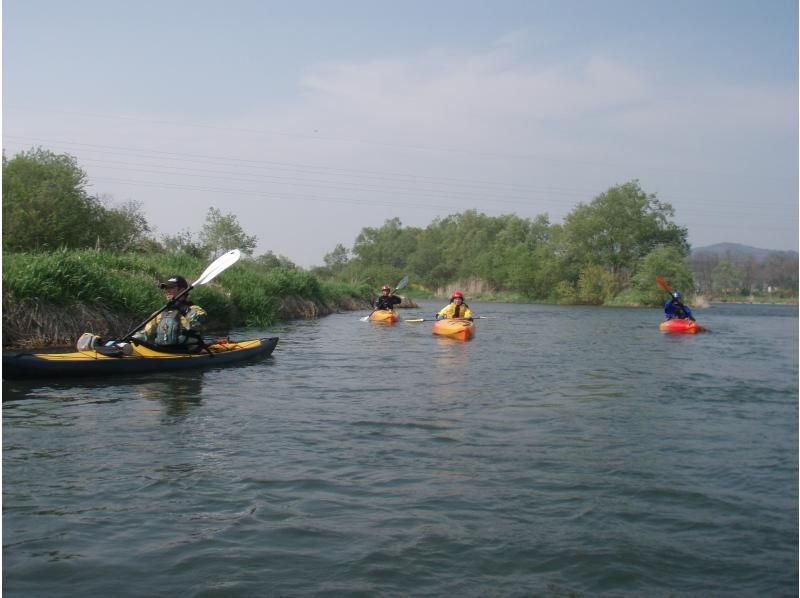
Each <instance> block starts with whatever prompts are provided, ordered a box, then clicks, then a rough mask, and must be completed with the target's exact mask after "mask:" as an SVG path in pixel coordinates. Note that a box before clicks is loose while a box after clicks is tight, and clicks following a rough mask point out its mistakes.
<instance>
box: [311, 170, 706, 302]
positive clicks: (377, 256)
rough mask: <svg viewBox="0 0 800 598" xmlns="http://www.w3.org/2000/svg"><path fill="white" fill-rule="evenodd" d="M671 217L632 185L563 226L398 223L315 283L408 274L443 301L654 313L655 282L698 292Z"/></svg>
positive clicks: (374, 233)
mask: <svg viewBox="0 0 800 598" xmlns="http://www.w3.org/2000/svg"><path fill="white" fill-rule="evenodd" d="M673 217H674V210H673V208H672V206H671V205H670V204H669V203H665V202H662V201H660V200H659V199H658V198H657V196H656V195H655V194H648V193H646V192H645V191H643V190H642V189H641V187H640V185H639V182H638V181H636V180H634V181H630V182H627V183H624V184H621V185H618V186H615V187H612V188H610V189H608V190H607V191H605V192H603V193H601V194H600V195H598V196H597V197H596V198H594V199H593V200H592V201H591V202H590V203H588V204H583V203H581V204H579V205H578V206H576V207H575V208H574V209H573V210H572V211H571V212H570V213H569V214H568V215H567V216H566V217H565V218H564V221H563V223H562V224H554V223H551V222H550V221H549V219H548V217H547V216H546V215H539V216H537V217H536V218H533V219H528V218H521V217H519V216H517V215H513V214H510V215H503V216H498V217H492V216H487V215H485V214H481V213H478V212H476V211H475V210H466V211H465V212H462V213H459V214H455V215H451V216H447V217H446V218H438V219H436V220H434V221H433V222H432V223H431V224H430V225H428V226H427V227H425V228H416V227H404V226H403V225H402V223H401V221H400V220H399V219H397V218H393V219H390V220H387V221H386V222H385V223H384V224H383V226H381V227H379V228H364V229H362V231H361V233H360V234H359V235H358V237H357V238H356V240H355V243H354V245H353V247H352V249H347V248H345V247H344V246H343V245H338V246H337V247H336V248H335V249H334V250H333V251H332V252H330V253H329V254H327V255H326V256H325V259H324V261H325V266H324V267H322V268H320V269H318V273H319V275H324V276H332V277H337V278H340V279H343V280H348V279H359V280H368V281H370V282H372V283H374V284H376V285H377V284H379V283H382V282H386V281H392V280H394V279H396V278H397V277H399V276H400V275H401V273H405V274H409V275H411V277H412V280H414V281H416V282H417V283H418V284H420V285H421V286H423V287H425V288H427V289H431V290H437V289H438V290H439V292H447V290H446V289H445V288H442V287H443V286H446V285H451V286H452V285H459V286H461V287H466V288H472V289H474V291H479V292H482V294H488V295H490V296H498V295H499V296H502V295H504V294H505V295H508V296H509V297H516V298H521V299H522V300H529V301H551V302H558V303H582V304H596V305H600V304H606V305H613V304H632V303H635V304H646V305H654V304H659V303H661V302H663V300H664V293H663V291H662V290H660V289H659V288H658V287H657V286H656V284H655V277H656V276H657V275H661V276H664V277H665V278H667V279H668V280H669V281H670V283H671V284H673V285H674V286H675V287H678V288H682V289H687V290H688V291H691V289H692V288H693V277H692V273H691V271H690V269H689V267H688V262H687V258H688V255H689V244H688V242H687V235H688V232H687V229H686V228H685V227H681V226H679V225H677V224H676V223H675V222H674V221H673Z"/></svg>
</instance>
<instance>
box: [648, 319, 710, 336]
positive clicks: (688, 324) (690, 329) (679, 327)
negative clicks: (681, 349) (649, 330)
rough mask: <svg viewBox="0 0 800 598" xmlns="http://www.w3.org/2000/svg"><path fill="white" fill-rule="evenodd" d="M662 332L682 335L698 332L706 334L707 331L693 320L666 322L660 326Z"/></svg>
mask: <svg viewBox="0 0 800 598" xmlns="http://www.w3.org/2000/svg"><path fill="white" fill-rule="evenodd" d="M658 328H659V330H661V332H679V333H682V334H696V333H698V332H705V331H706V329H705V328H704V327H703V326H700V324H698V323H697V322H694V321H692V320H678V319H673V320H666V321H664V322H661V324H659V325H658Z"/></svg>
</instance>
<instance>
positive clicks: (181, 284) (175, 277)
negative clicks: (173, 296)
mask: <svg viewBox="0 0 800 598" xmlns="http://www.w3.org/2000/svg"><path fill="white" fill-rule="evenodd" d="M158 286H159V287H160V288H162V289H166V288H167V287H178V288H179V289H185V288H188V287H189V283H188V282H186V279H185V278H184V277H183V276H180V275H179V274H170V276H169V277H168V278H167V280H165V281H164V282H162V283H161V284H160V285H158Z"/></svg>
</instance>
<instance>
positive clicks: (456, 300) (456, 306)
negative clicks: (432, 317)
mask: <svg viewBox="0 0 800 598" xmlns="http://www.w3.org/2000/svg"><path fill="white" fill-rule="evenodd" d="M446 318H472V310H470V308H469V306H468V305H467V304H466V303H464V294H463V293H462V292H461V291H455V292H454V293H453V295H452V297H450V304H449V305H445V306H444V307H443V308H442V309H440V310H439V311H438V312H436V319H437V320H443V319H446Z"/></svg>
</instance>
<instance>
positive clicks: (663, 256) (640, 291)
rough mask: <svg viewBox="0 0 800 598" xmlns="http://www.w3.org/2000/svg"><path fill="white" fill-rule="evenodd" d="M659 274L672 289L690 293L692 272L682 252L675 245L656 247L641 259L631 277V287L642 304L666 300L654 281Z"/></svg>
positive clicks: (651, 304) (658, 302) (653, 303)
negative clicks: (634, 273)
mask: <svg viewBox="0 0 800 598" xmlns="http://www.w3.org/2000/svg"><path fill="white" fill-rule="evenodd" d="M657 276H661V277H662V278H663V279H664V280H666V281H667V283H668V284H670V285H672V288H673V289H680V290H681V291H683V292H685V293H691V292H692V289H693V288H694V284H693V281H692V273H691V272H690V271H689V267H688V266H687V263H686V258H685V256H684V254H683V253H682V252H681V251H680V250H678V249H677V248H675V247H657V248H656V249H654V250H653V251H651V252H650V253H648V254H647V255H646V256H644V257H643V258H642V259H641V260H639V266H638V272H637V273H636V275H635V276H634V277H633V280H632V285H631V286H632V288H633V289H635V290H636V292H637V301H638V302H639V303H641V304H642V305H650V306H656V305H661V304H663V303H664V301H666V299H667V295H666V293H665V292H664V290H663V289H662V288H661V287H659V286H658V284H657V283H656V277H657Z"/></svg>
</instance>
